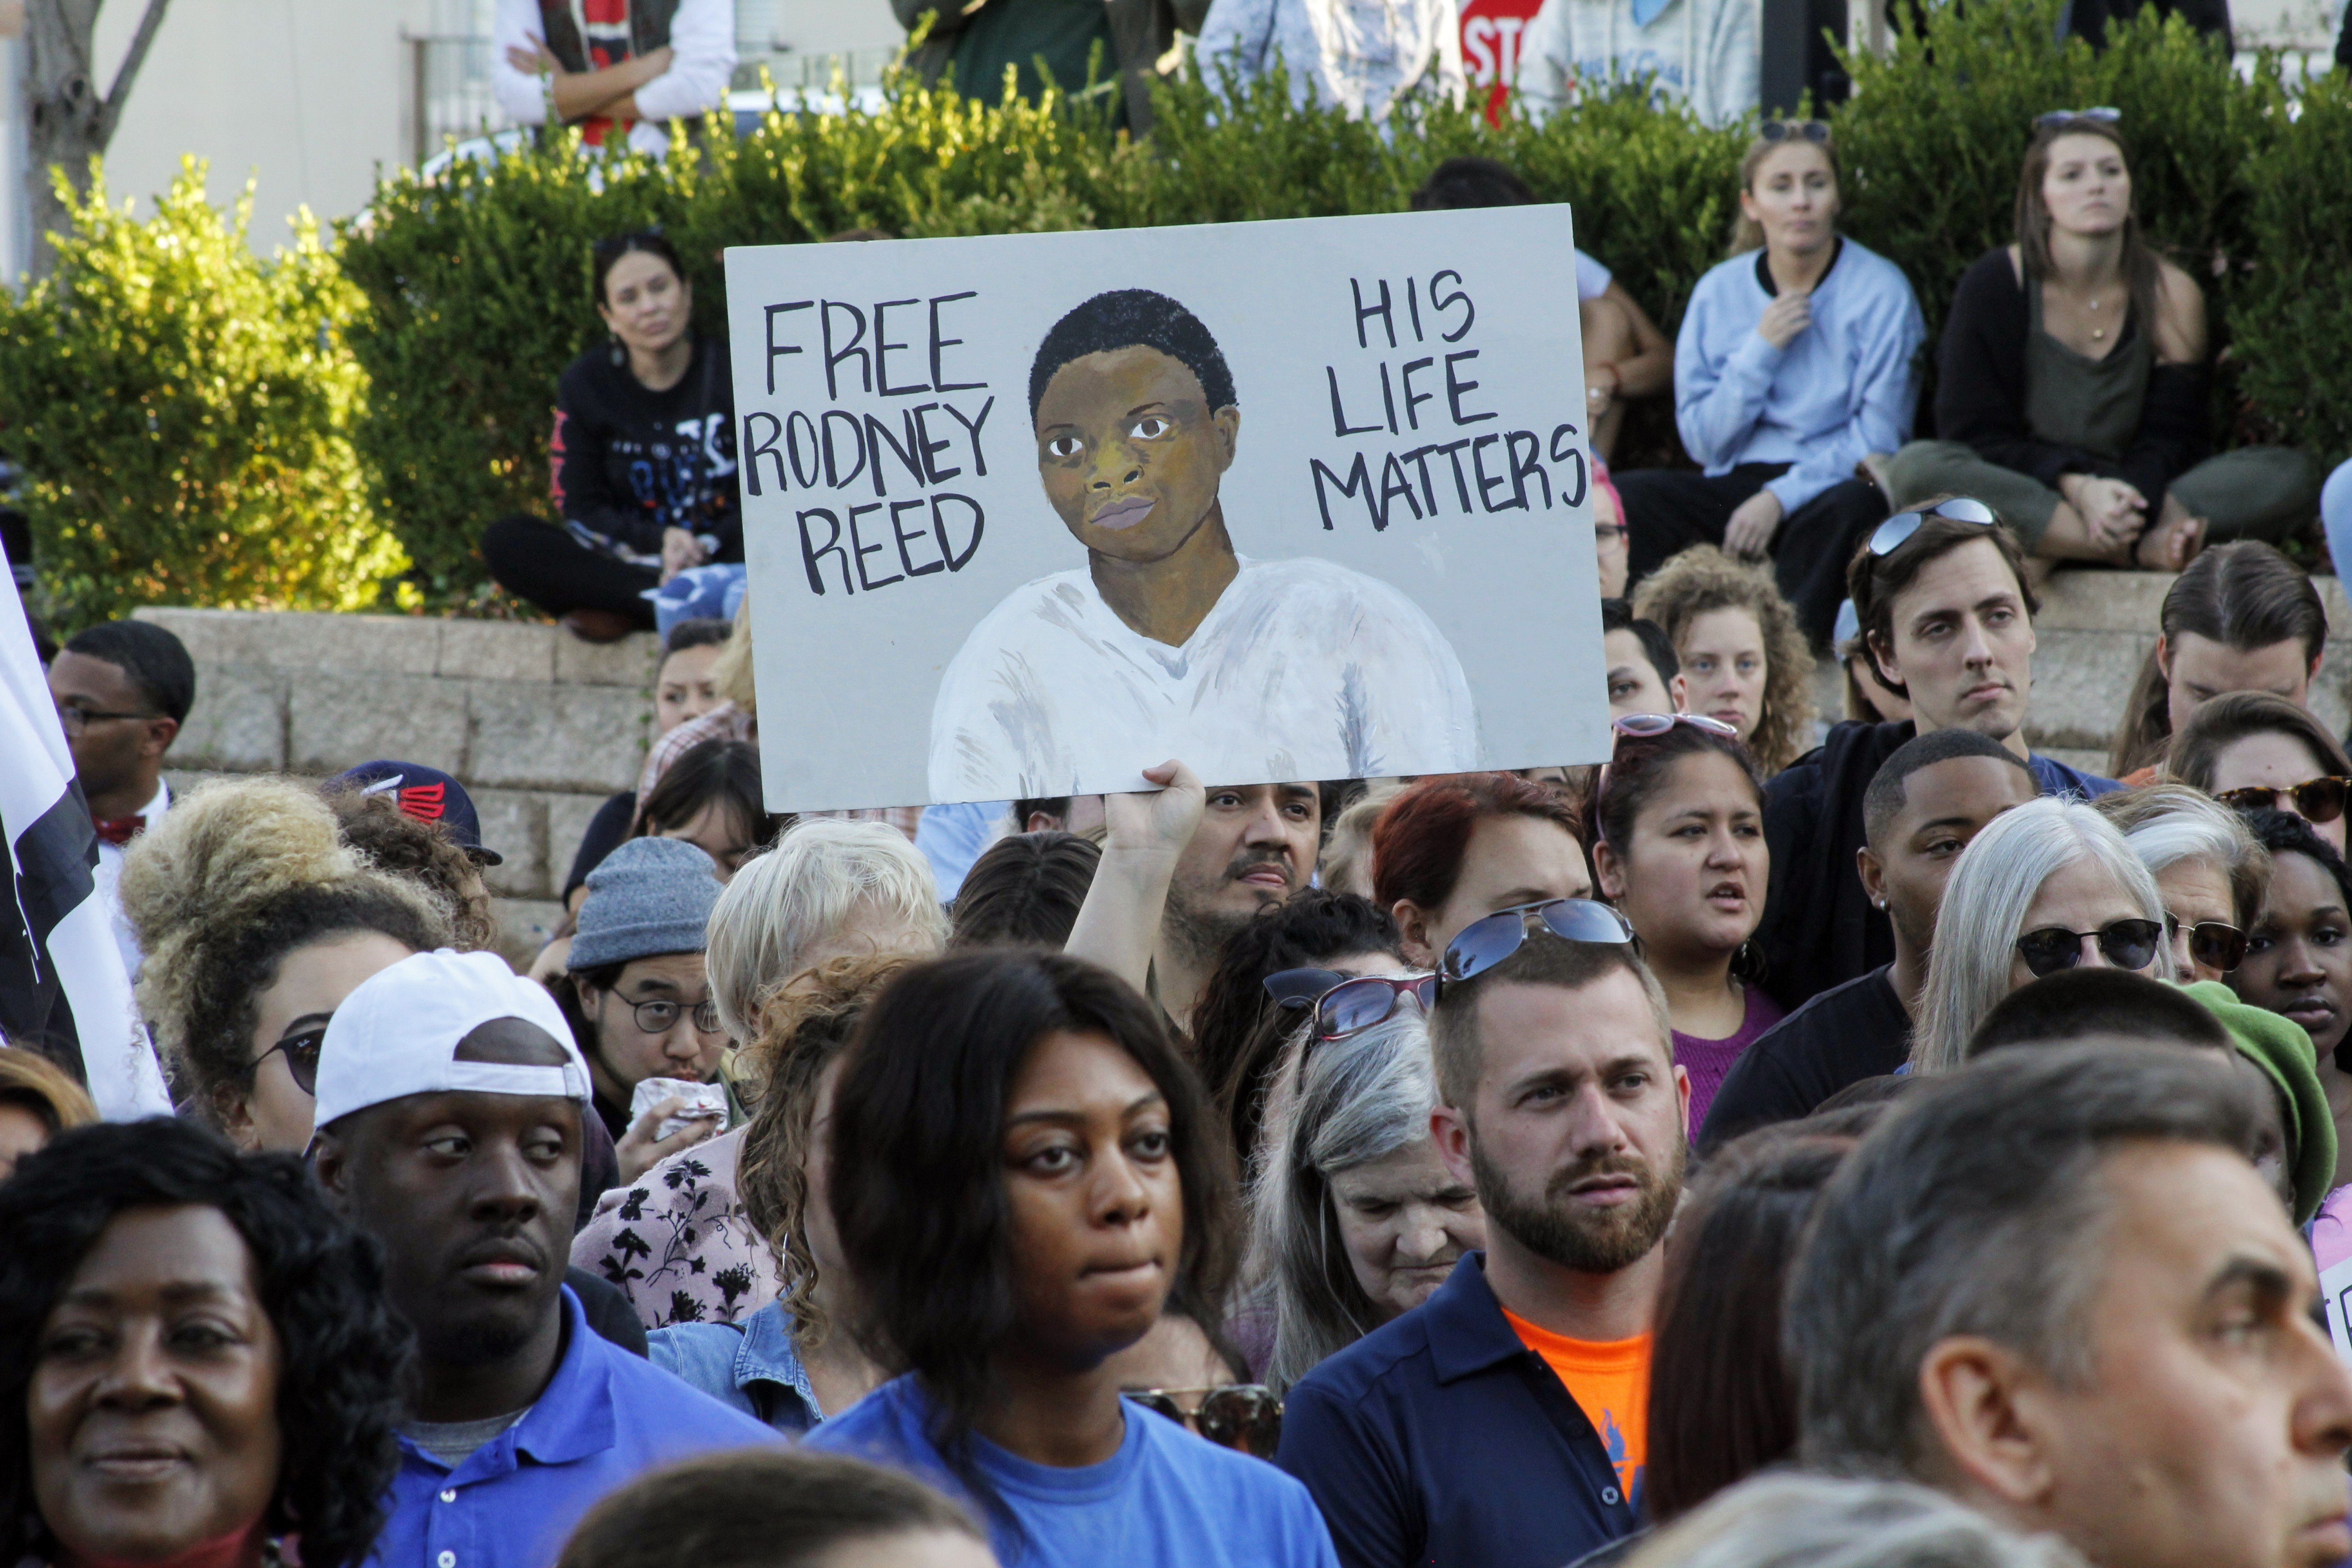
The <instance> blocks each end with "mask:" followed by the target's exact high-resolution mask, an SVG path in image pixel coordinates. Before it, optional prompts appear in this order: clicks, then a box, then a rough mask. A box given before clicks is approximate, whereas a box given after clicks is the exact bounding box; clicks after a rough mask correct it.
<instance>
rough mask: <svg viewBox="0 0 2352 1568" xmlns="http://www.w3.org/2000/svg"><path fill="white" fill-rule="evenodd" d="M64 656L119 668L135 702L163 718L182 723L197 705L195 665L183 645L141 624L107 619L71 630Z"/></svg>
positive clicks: (160, 630) (178, 640)
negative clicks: (134, 692) (133, 692)
mask: <svg viewBox="0 0 2352 1568" xmlns="http://www.w3.org/2000/svg"><path fill="white" fill-rule="evenodd" d="M66 652H68V653H78V654H79V655H81V656H82V657H83V658H95V659H100V660H102V661H104V662H105V663H107V664H111V665H115V666H117V667H119V668H121V671H122V673H123V674H124V675H125V676H127V677H128V678H129V679H130V681H131V686H132V687H133V688H135V689H137V691H138V693H139V698H140V700H141V701H142V702H144V703H146V704H147V706H149V707H150V708H152V709H153V710H155V711H156V712H158V713H161V714H163V716H164V717H165V718H167V719H177V720H180V721H185V720H186V719H187V717H188V710H189V709H191V708H193V707H194V706H195V705H196V662H195V660H194V659H192V658H189V657H188V649H187V646H186V645H185V644H184V643H183V642H181V641H180V639H179V638H178V637H173V635H172V634H171V633H170V632H167V631H165V630H164V629H163V627H161V626H152V625H150V624H149V623H148V622H145V621H108V622H107V623H106V624H104V625H103V626H92V627H90V628H89V630H88V631H83V632H76V633H75V634H74V635H73V637H71V638H69V639H68V641H67V643H66Z"/></svg>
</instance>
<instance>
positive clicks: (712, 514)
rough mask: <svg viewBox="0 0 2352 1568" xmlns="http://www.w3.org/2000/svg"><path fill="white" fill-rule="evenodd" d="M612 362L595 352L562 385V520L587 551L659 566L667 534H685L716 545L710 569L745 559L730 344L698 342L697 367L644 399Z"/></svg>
mask: <svg viewBox="0 0 2352 1568" xmlns="http://www.w3.org/2000/svg"><path fill="white" fill-rule="evenodd" d="M613 360H614V352H613V351H612V350H611V349H604V348H598V349H591V350H590V351H589V352H588V353H584V354H583V355H581V356H580V357H579V358H578V359H576V360H573V361H572V364H571V367H570V368H569V369H567V370H566V371H564V373H563V379H562V382H560V383H559V384H557V387H556V393H555V434H554V436H553V437H551V440H550V441H549V444H548V458H549V467H550V468H551V469H552V470H553V472H554V495H555V508H556V512H557V515H558V516H560V517H561V518H562V520H563V521H564V522H565V523H567V524H569V525H572V529H573V531H574V532H575V533H585V534H589V535H593V539H587V540H583V543H596V542H609V544H614V545H620V546H623V547H625V549H627V550H628V551H629V552H632V553H634V554H635V555H638V556H651V557H655V558H656V559H657V558H659V556H660V554H661V546H662V530H664V529H665V528H683V529H685V530H687V531H689V532H692V533H698V534H703V535H707V536H708V537H709V538H710V539H712V540H714V541H715V542H716V543H717V550H716V552H715V553H714V554H713V555H712V557H711V558H712V559H713V560H715V561H740V560H742V559H743V509H742V502H741V500H740V498H739V497H738V496H737V494H736V489H735V479H736V476H735V384H734V380H733V378H732V376H731V375H730V373H729V370H728V363H727V345H726V343H725V342H721V341H719V339H716V338H706V337H703V336H701V335H700V334H699V333H698V334H697V335H696V338H695V344H694V359H693V361H692V362H691V363H688V366H687V367H686V374H685V375H684V376H683V377H682V378H680V380H679V381H678V384H677V385H676V386H673V387H671V388H670V389H669V390H668V391H667V392H651V391H648V390H646V385H645V384H644V383H643V382H640V381H639V380H638V379H637V378H636V377H635V376H634V375H632V374H629V367H628V365H627V364H626V363H620V364H614V363H613Z"/></svg>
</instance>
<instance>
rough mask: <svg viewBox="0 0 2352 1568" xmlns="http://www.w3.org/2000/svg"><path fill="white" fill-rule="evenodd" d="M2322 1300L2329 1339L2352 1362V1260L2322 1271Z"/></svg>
mask: <svg viewBox="0 0 2352 1568" xmlns="http://www.w3.org/2000/svg"><path fill="white" fill-rule="evenodd" d="M2319 1300H2320V1303H2321V1305H2323V1306H2325V1307H2326V1309H2327V1337H2328V1338H2329V1339H2331V1340H2334V1341H2335V1342H2336V1354H2337V1355H2339V1356H2342V1357H2343V1358H2344V1359H2345V1360H2346V1361H2347V1362H2352V1258H2346V1259H2345V1260H2344V1261H2343V1262H2341V1263H2338V1264H2336V1265H2335V1266H2334V1267H2333V1268H2323V1269H2321V1270H2320V1271H2319Z"/></svg>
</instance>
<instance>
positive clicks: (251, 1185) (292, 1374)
mask: <svg viewBox="0 0 2352 1568" xmlns="http://www.w3.org/2000/svg"><path fill="white" fill-rule="evenodd" d="M190 1205H194V1206H200V1207H204V1208H210V1209H216V1210H218V1211H219V1212H220V1213H221V1214H222V1215H224V1216H225V1217H226V1219H227V1220H228V1222H229V1223H230V1224H231V1225H233V1226H236V1231H237V1234H238V1235H239V1236H240V1237H243V1238H244V1239H245V1245H246V1247H247V1249H248V1250H249V1251H250V1252H251V1253H252V1255H253V1271H254V1275H255V1277H256V1278H257V1279H258V1280H259V1282H260V1287H261V1289H260V1297H261V1306H262V1309H263V1310H265V1311H266V1312H268V1316H269V1321H270V1324H271V1327H272V1328H273V1329H274V1331H276V1333H277V1337H278V1407H277V1415H278V1431H279V1436H280V1458H279V1461H278V1488H277V1490H276V1492H275V1493H274V1494H273V1495H272V1497H271V1499H270V1502H269V1508H268V1513H267V1514H266V1515H265V1516H264V1520H265V1524H264V1528H266V1529H267V1530H268V1531H270V1532H271V1533H272V1534H291V1533H294V1532H297V1531H299V1533H300V1535H301V1539H302V1562H303V1564H304V1568H358V1564H359V1563H362V1561H364V1560H365V1559H366V1557H367V1556H368V1553H369V1552H370V1551H371V1550H372V1549H373V1546H374V1544H375V1537H376V1532H377V1531H378V1530H379V1529H380V1528H381V1527H382V1525H383V1500H384V1497H385V1495H386V1493H387V1492H388V1491H389V1490H390V1489H391V1486H392V1481H393V1478H394V1475H395V1474H397V1473H398V1471H399V1468H400V1448H399V1446H398V1444H397V1443H396V1442H395V1441H394V1437H393V1425H394V1421H395V1420H396V1419H397V1418H398V1415H399V1410H400V1389H401V1384H402V1379H403V1377H404V1374H405V1373H406V1370H407V1365H408V1347H409V1332H408V1329H407V1328H406V1326H405V1325H404V1324H403V1323H402V1322H401V1321H400V1320H399V1319H398V1318H397V1317H396V1316H394V1313H393V1311H392V1310H391V1308H390V1306H389V1305H388V1304H387V1303H386V1300H385V1297H384V1289H383V1261H382V1257H381V1255H380V1254H379V1252H378V1251H377V1249H376V1246H375V1243H374V1242H373V1241H371V1240H370V1239H368V1238H367V1237H364V1236H362V1235H361V1234H360V1233H359V1232H357V1231H356V1230H354V1229H352V1227H351V1226H349V1225H347V1224H345V1223H344V1222H343V1221H342V1220H341V1219H340V1218H339V1217H337V1216H336V1215H335V1214H334V1213H333V1211H332V1210H331V1209H330V1208H329V1207H328V1205H327V1202H326V1199H325V1198H324V1197H323V1196H322V1195H321V1194H320V1191H319V1188H318V1186H317V1184H315V1183H314V1182H312V1181H311V1179H310V1173H309V1172H308V1171H307V1170H305V1169H304V1168H303V1166H302V1163H301V1162H300V1161H299V1160H298V1159H296V1158H295V1157H294V1156H292V1155H290V1154H239V1153H238V1152H236V1150H234V1149H232V1148H230V1147H229V1145H228V1144H227V1143H226V1142H224V1141H223V1140H222V1139H221V1138H220V1137H219V1136H217V1135H216V1134H215V1133H212V1132H209V1131H205V1129H204V1128H202V1127H199V1126H197V1125H195V1124H194V1123H193V1122H188V1121H176V1120H174V1119H173V1118H171V1117H167V1116H158V1117H153V1118H151V1119H149V1120H147V1121H131V1122H112V1123H100V1125H97V1126H94V1127H84V1128H80V1129H78V1130H76V1131H70V1132H64V1133H60V1134H58V1137H57V1138H56V1140H54V1141H53V1142H51V1143H50V1144H49V1145H48V1147H47V1148H46V1149H43V1150H41V1151H40V1152H37V1153H34V1154H28V1155H26V1157H25V1158H24V1160H23V1161H22V1162H20V1163H18V1164H17V1166H16V1174H15V1175H14V1176H12V1177H11V1178H10V1179H9V1180H8V1181H7V1182H6V1183H5V1184H0V1348H4V1349H0V1489H5V1495H0V1556H5V1560H6V1561H8V1562H11V1563H19V1562H26V1561H49V1562H55V1561H58V1560H60V1559H61V1557H62V1556H63V1555H64V1553H63V1552H61V1551H60V1547H61V1544H62V1543H60V1542H56V1541H55V1540H54V1539H53V1538H52V1537H51V1536H50V1535H49V1533H48V1531H47V1527H46V1526H45V1525H43V1524H42V1523H41V1521H40V1519H39V1516H38V1513H37V1504H36V1502H35V1500H34V1496H33V1478H32V1451H31V1433H30V1431H29V1430H28V1427H27V1423H26V1398H27V1394H28V1390H29V1388H30V1386H31V1383H32V1379H33V1375H34V1373H35V1371H36V1369H37V1364H38V1363H39V1361H40V1359H41V1357H40V1352H39V1341H40V1336H41V1331H42V1329H43V1327H44V1325H45V1324H46V1323H47V1321H48V1318H49V1314H50V1312H51V1311H52V1310H54V1309H55V1307H56V1305H57V1300H58V1296H59V1295H60V1294H61V1293H62V1292H63V1291H64V1290H65V1289H66V1287H67V1285H68V1283H69V1282H70V1281H71V1280H72V1279H73V1276H74V1272H75V1270H76V1269H77V1268H79V1267H80V1265H81V1262H82V1260H83V1259H84V1258H87V1257H88V1256H89V1252H90V1249H91V1248H92V1247H95V1246H97V1245H98V1242H99V1239H100V1237H101V1236H103V1235H104V1234H105V1231H106V1229H107V1227H108V1226H110V1225H111V1224H112V1223H113V1222H114V1220H115V1219H116V1217H117V1216H119V1215H121V1214H123V1213H125V1212H126V1211H129V1210H133V1209H158V1208H178V1207H183V1206H190Z"/></svg>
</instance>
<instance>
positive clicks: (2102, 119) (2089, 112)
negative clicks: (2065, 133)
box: [2033, 105, 2124, 131]
mask: <svg viewBox="0 0 2352 1568" xmlns="http://www.w3.org/2000/svg"><path fill="white" fill-rule="evenodd" d="M2123 117H2124V111H2123V110H2120V109H2109V108H2107V107H2105V105H2102V106H2100V107H2099V108H2097V109H2053V110H2050V112H2049V113H2047V114H2037V115H2035V116H2034V117H2033V128H2034V129H2035V130H2036V131H2047V130H2048V129H2049V128H2050V127H2052V126H2053V125H2070V124H2072V123H2074V121H2077V120H2095V121H2098V122H2099V123H2100V124H2102V125H2113V124H2114V123H2115V122H2116V121H2118V120H2121V119H2122V118H2123Z"/></svg>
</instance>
